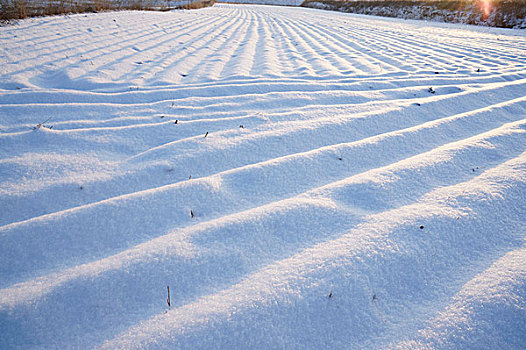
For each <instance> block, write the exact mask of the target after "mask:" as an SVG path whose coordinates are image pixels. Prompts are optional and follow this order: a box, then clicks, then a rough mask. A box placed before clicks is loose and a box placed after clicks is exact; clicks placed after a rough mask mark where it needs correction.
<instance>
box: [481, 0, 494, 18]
mask: <svg viewBox="0 0 526 350" xmlns="http://www.w3.org/2000/svg"><path fill="white" fill-rule="evenodd" d="M480 6H481V7H482V11H483V12H484V17H488V16H489V13H490V12H491V0H482V1H481V2H480Z"/></svg>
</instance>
